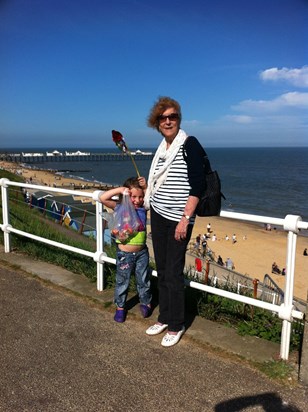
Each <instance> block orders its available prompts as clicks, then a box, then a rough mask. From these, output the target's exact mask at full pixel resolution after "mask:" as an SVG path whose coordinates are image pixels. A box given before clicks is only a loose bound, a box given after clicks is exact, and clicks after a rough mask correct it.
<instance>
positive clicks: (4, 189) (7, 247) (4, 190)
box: [0, 178, 11, 253]
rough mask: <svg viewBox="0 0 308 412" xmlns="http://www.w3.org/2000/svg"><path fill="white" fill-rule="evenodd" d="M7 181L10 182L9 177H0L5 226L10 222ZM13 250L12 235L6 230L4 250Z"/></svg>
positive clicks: (6, 251) (7, 251)
mask: <svg viewBox="0 0 308 412" xmlns="http://www.w3.org/2000/svg"><path fill="white" fill-rule="evenodd" d="M6 182H9V180H8V179H5V178H2V179H0V184H1V200H2V219H3V226H4V228H5V227H7V226H8V225H9V224H10V221H9V215H10V214H9V192H8V185H7V183H6ZM10 251H11V237H10V233H9V232H8V231H5V230H4V252H5V253H9V252H10Z"/></svg>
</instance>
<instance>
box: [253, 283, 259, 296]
mask: <svg viewBox="0 0 308 412" xmlns="http://www.w3.org/2000/svg"><path fill="white" fill-rule="evenodd" d="M258 283H259V280H258V279H254V280H253V281H252V284H253V297H254V299H257V298H258Z"/></svg>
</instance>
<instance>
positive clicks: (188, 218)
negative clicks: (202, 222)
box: [183, 213, 190, 221]
mask: <svg viewBox="0 0 308 412" xmlns="http://www.w3.org/2000/svg"><path fill="white" fill-rule="evenodd" d="M183 217H185V219H186V220H188V221H189V220H190V216H189V215H185V214H184V213H183Z"/></svg>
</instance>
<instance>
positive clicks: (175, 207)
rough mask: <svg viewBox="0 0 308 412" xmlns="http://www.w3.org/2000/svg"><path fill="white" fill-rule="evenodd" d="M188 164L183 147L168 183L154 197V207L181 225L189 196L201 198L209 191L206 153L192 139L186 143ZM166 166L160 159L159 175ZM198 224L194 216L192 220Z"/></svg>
mask: <svg viewBox="0 0 308 412" xmlns="http://www.w3.org/2000/svg"><path fill="white" fill-rule="evenodd" d="M185 152H186V161H185V159H184V156H183V146H181V147H180V149H179V151H178V153H177V155H176V157H175V158H174V160H173V162H172V164H171V166H170V168H169V171H168V175H167V178H166V180H165V182H164V183H163V184H162V185H161V186H160V188H159V189H158V190H157V192H156V193H155V194H154V195H153V196H151V197H150V204H151V207H153V209H154V210H155V212H157V213H158V214H160V215H161V216H163V217H164V218H165V219H169V220H173V221H176V222H179V221H180V219H181V218H182V216H183V212H184V208H185V206H186V203H187V199H188V197H189V196H196V197H199V198H200V196H201V194H202V193H203V190H204V188H205V177H204V171H203V164H204V162H203V158H204V156H205V151H204V149H203V147H202V146H201V144H200V143H199V141H198V140H197V139H196V138H195V137H194V136H190V137H189V138H187V141H186V143H185ZM163 164H164V159H159V160H158V162H157V165H156V168H155V171H158V170H159V169H160V168H161V167H162V166H163ZM190 223H194V216H193V217H192V219H191V220H190Z"/></svg>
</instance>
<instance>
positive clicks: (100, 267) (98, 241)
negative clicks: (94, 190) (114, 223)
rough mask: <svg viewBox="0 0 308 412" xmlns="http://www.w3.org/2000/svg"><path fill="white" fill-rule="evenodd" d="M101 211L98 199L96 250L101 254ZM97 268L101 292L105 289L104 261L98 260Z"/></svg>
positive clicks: (101, 207) (102, 247)
mask: <svg viewBox="0 0 308 412" xmlns="http://www.w3.org/2000/svg"><path fill="white" fill-rule="evenodd" d="M101 213H103V205H102V203H100V202H98V201H96V252H97V253H99V254H102V253H103V252H104V228H103V219H102V216H101ZM96 268H97V272H96V277H97V290H98V291H100V292H101V291H102V290H103V289H104V262H103V263H100V262H97V264H96Z"/></svg>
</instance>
